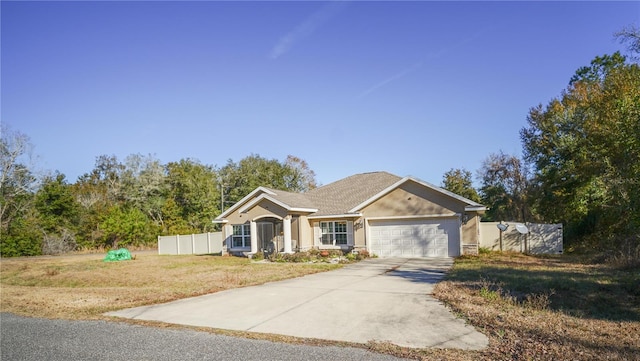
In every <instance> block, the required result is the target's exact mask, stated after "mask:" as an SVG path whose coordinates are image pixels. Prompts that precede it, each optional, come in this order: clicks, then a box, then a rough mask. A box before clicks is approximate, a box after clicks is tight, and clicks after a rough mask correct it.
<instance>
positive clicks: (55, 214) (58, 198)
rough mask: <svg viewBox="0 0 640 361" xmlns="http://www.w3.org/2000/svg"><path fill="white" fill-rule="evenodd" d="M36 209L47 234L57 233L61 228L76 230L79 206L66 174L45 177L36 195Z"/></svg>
mask: <svg viewBox="0 0 640 361" xmlns="http://www.w3.org/2000/svg"><path fill="white" fill-rule="evenodd" d="M35 207H36V210H37V211H38V213H39V216H40V222H39V223H40V227H41V228H42V229H43V230H44V231H45V232H57V231H58V230H59V229H60V228H61V227H63V228H75V223H76V221H77V217H78V210H79V209H78V204H77V202H76V200H75V197H74V196H73V193H72V192H71V186H70V185H69V184H68V183H67V182H66V180H65V176H64V174H60V173H57V174H55V175H53V176H47V177H45V179H44V180H43V182H42V186H41V187H40V189H39V190H38V192H37V193H36V196H35Z"/></svg>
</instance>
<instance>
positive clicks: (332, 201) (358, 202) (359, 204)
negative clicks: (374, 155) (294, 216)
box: [216, 172, 486, 220]
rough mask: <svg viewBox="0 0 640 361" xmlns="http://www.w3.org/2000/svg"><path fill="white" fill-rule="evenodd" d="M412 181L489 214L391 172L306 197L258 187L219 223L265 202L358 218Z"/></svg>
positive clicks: (468, 206) (473, 206)
mask: <svg viewBox="0 0 640 361" xmlns="http://www.w3.org/2000/svg"><path fill="white" fill-rule="evenodd" d="M409 181H412V182H415V183H417V184H419V185H420V186H423V187H426V188H429V189H430V190H433V191H435V192H438V193H441V194H443V195H445V196H447V197H450V198H453V199H455V200H457V201H460V202H462V203H464V204H465V210H467V211H482V210H486V207H485V206H483V205H481V204H479V203H476V202H474V201H472V200H470V199H467V198H464V197H462V196H460V195H458V194H455V193H453V192H450V191H448V190H445V189H442V188H440V187H437V186H435V185H433V184H431V183H428V182H425V181H422V180H420V179H417V178H413V177H405V178H401V177H398V176H397V175H394V174H391V173H387V172H371V173H361V174H355V175H352V176H349V177H347V178H344V179H340V180H338V181H335V182H333V183H329V184H327V185H325V186H322V187H318V188H316V189H313V190H310V191H308V192H306V193H293V192H287V191H281V190H275V189H270V188H267V187H258V188H256V189H255V190H254V191H253V192H251V193H249V194H248V195H247V196H246V197H244V198H242V199H241V200H240V201H239V202H237V203H236V204H234V205H233V206H232V207H231V208H229V209H227V210H226V211H225V212H224V213H222V214H221V215H220V216H218V217H216V220H221V219H224V218H225V217H227V216H228V215H229V214H231V213H232V212H235V211H240V212H246V211H247V210H248V209H250V208H252V207H253V206H255V205H256V204H258V203H260V201H262V200H263V199H267V200H269V201H271V202H273V203H275V204H277V205H279V206H281V207H283V208H285V209H286V210H288V211H296V212H306V213H310V215H311V216H313V217H323V216H331V215H336V216H338V215H339V216H348V215H352V214H353V215H356V214H359V213H360V211H361V210H362V209H363V208H365V207H366V206H368V205H370V204H371V203H373V202H375V201H376V200H378V199H380V198H381V197H383V196H385V195H386V194H388V193H390V192H391V191H393V190H394V189H396V188H398V187H399V186H401V185H402V184H404V183H405V182H409Z"/></svg>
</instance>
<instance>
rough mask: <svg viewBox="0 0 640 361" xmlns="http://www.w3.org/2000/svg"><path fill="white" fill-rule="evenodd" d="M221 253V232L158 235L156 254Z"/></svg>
mask: <svg viewBox="0 0 640 361" xmlns="http://www.w3.org/2000/svg"><path fill="white" fill-rule="evenodd" d="M215 253H222V232H213V233H211V232H209V233H200V234H187V235H175V236H158V254H170V255H177V254H215Z"/></svg>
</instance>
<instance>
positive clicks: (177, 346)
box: [0, 313, 400, 361]
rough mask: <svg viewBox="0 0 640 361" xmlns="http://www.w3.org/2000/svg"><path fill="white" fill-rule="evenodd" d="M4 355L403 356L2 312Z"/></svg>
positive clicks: (115, 360)
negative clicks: (31, 316)
mask: <svg viewBox="0 0 640 361" xmlns="http://www.w3.org/2000/svg"><path fill="white" fill-rule="evenodd" d="M0 359H1V360H25V361H27V360H48V361H55V360H65V361H71V360H109V361H119V360H123V361H124V360H127V361H129V360H159V361H161V360H185V361H186V360H260V361H264V360H283V361H284V360H345V361H349V360H374V361H375V360H400V359H398V358H395V357H392V356H388V355H381V354H376V353H371V352H368V351H366V350H363V349H357V348H347V347H335V346H329V347H327V346H325V347H317V346H305V345H290V344H284V343H276V342H269V341H261V340H250V339H243V338H236V337H229V336H222V335H214V334H210V333H206V332H197V331H192V330H172V329H160V328H154V327H144V326H136V325H130V324H126V323H116V322H105V321H65V320H48V319H41V318H27V317H20V316H16V315H13V314H9V313H0Z"/></svg>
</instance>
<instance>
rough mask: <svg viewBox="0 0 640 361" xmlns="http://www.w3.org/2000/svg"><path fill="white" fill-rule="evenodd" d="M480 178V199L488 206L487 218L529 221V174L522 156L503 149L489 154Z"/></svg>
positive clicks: (483, 164)
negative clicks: (523, 163) (510, 153)
mask: <svg viewBox="0 0 640 361" xmlns="http://www.w3.org/2000/svg"><path fill="white" fill-rule="evenodd" d="M478 176H479V178H480V180H481V187H480V200H481V203H482V204H484V205H486V206H488V207H489V209H488V210H487V212H486V213H485V216H484V219H485V220H488V221H501V220H511V221H516V220H517V221H522V222H526V221H530V220H532V219H531V218H532V216H531V212H530V211H529V207H528V206H527V192H528V185H527V175H526V169H525V167H524V166H523V165H522V162H521V161H520V159H519V158H518V157H516V156H513V155H508V154H505V153H503V152H502V151H501V152H499V153H494V154H490V155H489V156H488V157H487V158H486V159H485V160H484V162H483V163H482V167H481V168H480V170H479V171H478Z"/></svg>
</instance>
